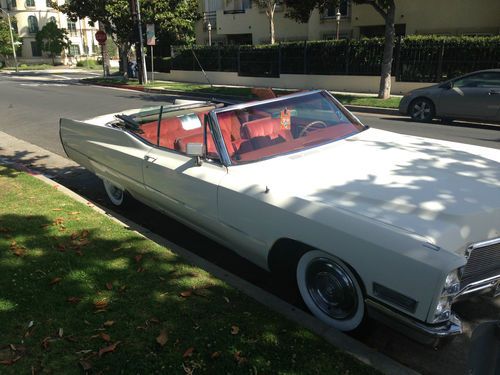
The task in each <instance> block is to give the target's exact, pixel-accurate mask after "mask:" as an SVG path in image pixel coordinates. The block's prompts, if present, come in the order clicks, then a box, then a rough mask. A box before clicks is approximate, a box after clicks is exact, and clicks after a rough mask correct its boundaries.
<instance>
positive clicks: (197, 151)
mask: <svg viewBox="0 0 500 375" xmlns="http://www.w3.org/2000/svg"><path fill="white" fill-rule="evenodd" d="M186 154H187V155H188V156H193V157H195V158H196V165H198V166H200V165H201V164H202V162H201V158H202V156H204V155H205V147H204V145H203V143H188V144H187V145H186Z"/></svg>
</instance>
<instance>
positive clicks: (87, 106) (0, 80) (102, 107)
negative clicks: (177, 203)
mask: <svg viewBox="0 0 500 375" xmlns="http://www.w3.org/2000/svg"><path fill="white" fill-rule="evenodd" d="M82 76H84V75H83V74H80V73H61V74H58V75H54V74H48V73H43V72H41V73H37V74H33V73H24V74H22V75H20V76H6V75H3V74H0V130H1V131H3V132H5V133H7V134H10V135H12V136H14V137H16V138H19V139H22V140H24V141H27V142H30V143H32V144H35V145H38V146H40V147H42V148H44V149H46V150H49V151H51V152H54V153H56V154H60V155H63V156H64V152H63V150H62V147H61V145H60V142H59V134H58V122H59V118H60V117H69V118H74V119H85V118H89V117H94V116H97V115H102V114H106V113H110V112H117V111H120V110H123V109H130V108H140V107H147V106H151V105H159V104H160V103H161V102H164V101H168V100H169V99H170V100H171V99H172V98H171V97H168V96H165V95H149V94H143V93H138V92H133V91H126V90H116V89H109V88H102V87H94V86H86V85H80V84H78V79H79V78H81V77H82ZM358 117H359V118H360V119H361V121H363V122H364V123H365V124H368V125H370V126H372V127H374V128H380V129H385V130H392V131H395V132H399V133H404V134H412V135H418V136H425V137H430V138H437V139H444V140H449V141H455V142H463V143H469V144H474V145H479V146H484V147H492V148H497V149H498V148H500V128H493V127H488V126H481V125H478V124H467V123H455V124H453V125H445V124H441V123H439V122H435V123H432V124H419V123H414V122H411V121H409V120H407V119H405V118H402V117H399V116H380V115H363V114H358ZM0 154H1V150H0ZM47 167H48V168H49V171H48V173H49V174H50V173H51V172H52V174H55V173H57V172H59V173H58V176H57V177H56V179H57V180H58V181H59V182H60V183H62V184H63V185H65V186H67V187H69V188H70V189H72V190H74V191H77V192H78V193H80V194H81V195H84V196H86V197H87V198H88V199H91V200H93V201H96V202H98V203H100V204H107V201H106V199H105V193H104V190H103V188H102V185H101V183H100V181H99V180H98V179H97V178H96V177H95V176H93V175H92V174H90V173H88V172H86V171H84V170H71V171H64V172H69V173H61V172H62V171H60V170H55V169H54V170H52V171H51V170H50V165H49V166H47ZM120 211H121V212H120V213H121V214H123V215H125V216H127V217H128V218H130V219H132V220H133V221H135V222H137V223H139V224H141V225H142V226H145V227H147V228H148V229H150V230H152V231H153V232H156V233H158V234H160V235H162V236H163V237H165V238H167V239H168V240H170V241H172V242H174V243H177V244H178V245H180V246H182V247H184V248H187V249H189V250H190V251H192V252H194V253H196V254H198V255H200V256H202V257H204V258H206V259H208V260H209V261H211V262H213V263H216V264H217V265H219V266H221V267H223V268H226V269H228V270H230V271H231V272H233V273H235V274H237V275H238V276H240V277H242V278H245V279H247V280H248V281H251V282H252V283H254V284H256V285H258V286H260V287H262V288H264V289H266V290H268V291H270V292H272V293H274V294H276V295H279V296H282V297H283V298H284V299H285V300H287V301H288V302H291V303H294V304H295V305H297V306H299V307H301V308H304V306H303V305H302V303H301V301H300V299H299V298H298V297H297V294H296V291H295V290H291V289H290V287H289V285H284V284H283V283H281V282H280V280H275V279H273V277H272V276H271V275H269V274H268V273H267V272H265V271H262V270H261V269H259V268H258V267H256V266H254V265H253V264H251V263H249V262H247V261H246V260H244V259H242V258H241V257H239V256H237V255H235V254H234V253H233V252H231V251H230V250H228V249H226V248H224V247H222V246H220V245H218V244H216V243H214V242H212V241H210V240H208V239H207V238H205V237H203V236H201V235H199V234H197V233H196V232H193V231H191V230H190V229H188V228H186V227H184V226H183V225H181V224H179V223H177V222H176V221H174V220H170V219H168V218H167V217H165V216H164V215H161V214H159V213H158V212H156V211H154V210H152V209H150V208H148V207H144V206H143V205H142V204H140V203H138V202H132V204H131V206H129V207H128V208H127V210H126V211H123V210H120ZM207 249H209V250H208V251H207ZM456 310H457V311H458V312H459V314H460V315H461V316H462V318H464V320H465V326H466V328H467V329H468V332H469V334H470V330H471V328H473V327H474V326H475V325H477V324H478V323H480V322H482V321H485V320H488V319H495V318H497V319H498V316H499V311H500V301H498V299H497V301H495V302H493V301H489V300H486V299H483V298H479V297H478V298H476V299H475V300H473V301H469V302H463V303H459V304H457V305H456ZM358 338H359V339H360V340H362V341H363V342H365V343H366V344H368V345H370V346H372V347H374V348H376V349H377V350H379V351H381V352H383V353H385V354H387V355H389V356H391V357H393V358H394V359H396V360H398V361H399V362H401V363H403V364H405V365H408V366H409V367H412V368H414V369H415V370H417V371H420V372H422V373H427V374H438V373H439V374H460V373H464V372H465V363H466V357H467V352H468V344H469V335H463V336H461V337H458V338H456V339H455V340H454V341H452V342H451V343H449V344H447V345H445V346H443V347H440V348H438V349H437V350H436V349H434V348H431V347H426V346H423V345H420V344H418V343H415V342H413V341H411V340H409V339H408V338H406V337H404V336H402V335H400V334H398V333H397V332H395V331H393V330H391V329H389V328H387V327H385V326H383V325H381V324H377V323H376V324H371V326H370V327H369V329H368V331H367V332H366V333H365V334H363V335H362V336H358Z"/></svg>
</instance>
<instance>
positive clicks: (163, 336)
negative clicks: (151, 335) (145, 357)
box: [156, 329, 168, 346]
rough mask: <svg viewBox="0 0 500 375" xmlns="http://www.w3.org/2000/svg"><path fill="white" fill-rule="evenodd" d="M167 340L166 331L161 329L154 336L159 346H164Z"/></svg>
mask: <svg viewBox="0 0 500 375" xmlns="http://www.w3.org/2000/svg"><path fill="white" fill-rule="evenodd" d="M167 341H168V335H167V331H166V330H164V329H162V330H161V331H160V334H159V335H158V336H157V337H156V342H157V343H158V344H159V345H160V346H165V344H166V343H167Z"/></svg>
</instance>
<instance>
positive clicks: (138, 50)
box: [129, 0, 147, 85]
mask: <svg viewBox="0 0 500 375" xmlns="http://www.w3.org/2000/svg"><path fill="white" fill-rule="evenodd" d="M137 2H138V0H129V4H130V13H131V14H132V20H133V22H134V26H135V27H136V30H137V31H138V33H139V35H138V38H137V39H136V40H137V41H136V43H135V54H136V58H137V67H138V70H139V74H138V76H139V84H140V85H143V84H146V83H147V78H146V80H145V79H144V77H145V75H146V74H145V73H146V70H145V65H146V63H145V59H144V57H143V54H142V45H143V43H142V27H141V22H140V13H139V12H138V7H137V5H138V3H137Z"/></svg>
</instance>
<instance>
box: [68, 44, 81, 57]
mask: <svg viewBox="0 0 500 375" xmlns="http://www.w3.org/2000/svg"><path fill="white" fill-rule="evenodd" d="M69 55H70V56H80V46H79V45H78V44H72V45H70V46H69Z"/></svg>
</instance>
